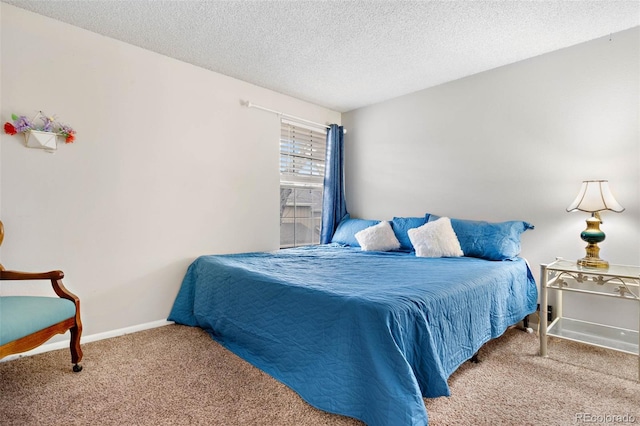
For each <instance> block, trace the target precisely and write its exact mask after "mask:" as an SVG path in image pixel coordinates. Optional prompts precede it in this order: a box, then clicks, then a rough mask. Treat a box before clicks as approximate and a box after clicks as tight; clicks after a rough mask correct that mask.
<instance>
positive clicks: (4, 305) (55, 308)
mask: <svg viewBox="0 0 640 426" xmlns="http://www.w3.org/2000/svg"><path fill="white" fill-rule="evenodd" d="M3 239H4V227H3V225H2V221H0V244H2V240H3ZM63 277H64V273H63V272H62V271H50V272H38V273H32V272H18V271H7V270H5V269H4V267H3V266H2V265H1V264H0V281H5V280H15V281H23V280H50V281H51V286H52V287H53V291H54V292H55V293H56V294H57V295H58V297H39V296H0V359H1V358H4V357H5V356H7V355H11V354H16V353H21V352H25V351H28V350H31V349H33V348H36V347H38V346H40V345H42V344H43V343H44V342H46V341H47V340H49V339H51V338H52V337H53V336H55V335H56V334H62V333H65V332H66V331H67V330H70V331H71V342H70V345H69V347H70V349H71V362H72V364H73V371H74V372H76V373H77V372H79V371H81V370H82V366H80V364H79V362H80V361H81V360H82V349H81V348H80V336H81V334H82V322H81V321H80V299H78V297H77V296H76V295H75V294H73V293H71V292H70V291H69V290H67V289H66V288H65V287H64V285H63V284H62V278H63Z"/></svg>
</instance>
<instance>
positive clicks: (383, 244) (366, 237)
mask: <svg viewBox="0 0 640 426" xmlns="http://www.w3.org/2000/svg"><path fill="white" fill-rule="evenodd" d="M355 237H356V240H357V241H358V244H360V247H362V250H365V251H389V250H398V249H399V248H400V241H398V239H397V238H396V234H394V233H393V229H391V224H390V223H389V222H388V221H386V220H383V221H381V222H380V223H378V224H377V225H373V226H370V227H368V228H365V229H363V230H362V231H359V232H356V235H355Z"/></svg>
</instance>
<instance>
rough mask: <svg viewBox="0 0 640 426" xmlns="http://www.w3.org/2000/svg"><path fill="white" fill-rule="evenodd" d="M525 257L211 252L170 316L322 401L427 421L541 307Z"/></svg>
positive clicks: (309, 250)
mask: <svg viewBox="0 0 640 426" xmlns="http://www.w3.org/2000/svg"><path fill="white" fill-rule="evenodd" d="M536 301H537V288H536V284H535V281H534V279H533V277H532V275H531V271H530V270H529V268H528V267H527V265H526V262H525V261H524V260H523V259H516V260H514V261H503V262H495V261H493V262H492V261H487V260H482V259H476V258H468V257H461V258H437V259H432V258H418V257H416V256H415V255H413V254H408V253H399V252H384V253H383V252H365V251H361V250H360V249H359V248H346V247H339V246H335V245H321V246H315V247H304V248H296V249H287V250H280V251H277V252H273V253H249V254H234V255H216V256H202V257H199V258H198V259H196V260H195V261H194V262H193V263H192V264H191V266H190V267H189V269H188V271H187V273H186V276H185V278H184V281H183V283H182V287H181V288H180V291H179V293H178V296H177V298H176V300H175V303H174V306H173V309H172V311H171V314H170V315H169V318H168V319H169V320H172V321H175V322H177V323H180V324H185V325H191V326H198V327H202V328H203V329H204V330H206V331H207V332H209V333H210V334H211V336H212V337H213V338H214V339H215V340H216V341H218V342H220V343H221V344H222V345H224V346H225V347H227V348H228V349H229V350H231V351H232V352H234V353H235V354H237V355H238V356H240V357H242V358H244V359H245V360H247V361H249V362H250V363H252V364H253V365H255V366H256V367H258V368H260V369H261V370H263V371H265V372H267V373H269V374H270V375H271V376H273V377H275V378H276V379H278V380H280V381H281V382H283V383H285V384H286V385H288V386H289V387H291V388H292V389H294V390H295V391H296V392H297V393H298V394H299V395H300V396H301V397H302V398H304V399H305V400H306V401H307V402H309V403H310V404H311V405H314V406H315V407H318V408H320V409H322V410H325V411H329V412H333V413H338V414H344V415H347V416H351V417H355V418H358V419H361V420H363V421H364V422H366V423H367V424H369V425H425V424H427V412H426V409H425V406H424V401H423V400H422V397H438V396H448V395H449V386H448V384H447V379H448V377H449V376H450V375H451V373H453V372H454V371H455V370H456V369H457V368H458V367H459V366H460V364H462V363H463V362H464V361H466V360H468V359H469V358H471V357H472V356H473V355H474V353H475V352H476V351H477V350H478V349H479V348H480V347H481V346H482V345H483V344H484V343H485V342H487V341H488V340H490V339H492V338H495V337H498V336H500V335H501V334H502V333H503V332H504V331H505V330H506V328H507V327H508V326H510V325H512V324H515V323H516V322H518V321H519V320H521V319H522V318H523V317H524V316H525V315H527V314H530V313H532V312H534V311H535V308H536Z"/></svg>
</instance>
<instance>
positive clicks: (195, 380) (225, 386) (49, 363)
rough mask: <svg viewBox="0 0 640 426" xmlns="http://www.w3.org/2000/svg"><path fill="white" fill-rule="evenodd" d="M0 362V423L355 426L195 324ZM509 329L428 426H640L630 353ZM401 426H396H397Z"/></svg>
mask: <svg viewBox="0 0 640 426" xmlns="http://www.w3.org/2000/svg"><path fill="white" fill-rule="evenodd" d="M83 351H84V359H83V361H82V365H83V367H84V370H83V371H82V372H80V373H72V372H71V364H70V356H69V351H68V350H57V351H52V352H47V353H43V354H39V355H34V356H30V357H23V358H19V359H15V360H12V361H8V362H2V363H0V424H2V425H4V426H9V425H20V426H22V425H154V426H156V425H360V424H362V423H361V422H359V421H357V420H354V419H351V418H348V417H344V416H340V415H336V414H330V413H326V412H323V411H320V410H317V409H315V408H314V407H312V406H310V405H309V404H307V403H306V402H305V401H304V400H302V399H301V398H300V397H299V396H298V395H297V394H296V393H295V392H293V391H292V390H291V389H289V388H288V387H287V386H285V385H283V384H282V383H280V382H278V381H276V380H274V379H273V378H272V377H270V376H269V375H267V374H265V373H263V372H262V371H260V370H258V369H257V368H255V367H253V366H252V365H250V364H248V363H247V362H245V361H244V360H242V359H240V358H238V357H237V356H235V355H234V354H232V353H231V352H229V351H227V350H226V349H225V348H223V347H222V346H220V345H219V344H218V343H216V342H215V341H213V340H212V339H211V338H210V337H209V336H208V335H207V334H206V333H204V332H203V331H202V330H200V329H198V328H192V327H185V326H179V325H169V326H164V327H160V328H156V329H152V330H146V331H142V332H139V333H134V334H130V335H126V336H121V337H117V338H113V339H108V340H102V341H98V342H92V343H88V344H84V345H83ZM537 352H538V338H537V337H536V336H535V334H527V333H525V332H523V331H521V330H518V329H515V328H512V329H509V330H507V332H506V333H505V334H504V335H503V336H501V337H500V338H498V339H495V340H493V341H491V342H489V343H487V344H486V345H485V346H484V347H483V348H482V349H481V350H480V354H479V356H480V360H481V362H480V363H479V364H473V363H470V362H467V363H464V364H463V365H462V366H461V367H460V368H459V369H458V370H457V371H456V372H455V373H454V374H453V375H452V376H451V378H450V379H449V384H450V387H451V396H450V397H442V398H435V399H425V405H426V407H427V412H428V413H429V419H430V421H429V424H430V425H436V426H437V425H500V424H504V425H570V424H580V423H593V422H594V420H595V421H596V422H597V423H600V424H602V423H622V424H624V423H638V424H640V382H638V357H637V356H633V355H627V354H622V353H618V352H614V351H610V350H605V349H600V348H593V347H589V346H586V345H582V344H578V343H573V342H567V341H560V340H557V339H550V341H549V357H547V358H541V357H539V356H537ZM399 426H401V425H399Z"/></svg>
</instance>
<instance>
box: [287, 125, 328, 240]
mask: <svg viewBox="0 0 640 426" xmlns="http://www.w3.org/2000/svg"><path fill="white" fill-rule="evenodd" d="M280 128H281V132H280V248H286V247H297V246H304V245H311V244H319V243H320V228H321V226H322V190H323V183H324V162H325V149H326V144H327V140H326V138H327V131H326V129H325V128H314V127H311V126H308V125H305V124H299V123H295V122H292V121H288V120H284V119H283V120H282V122H281V127H280Z"/></svg>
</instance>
